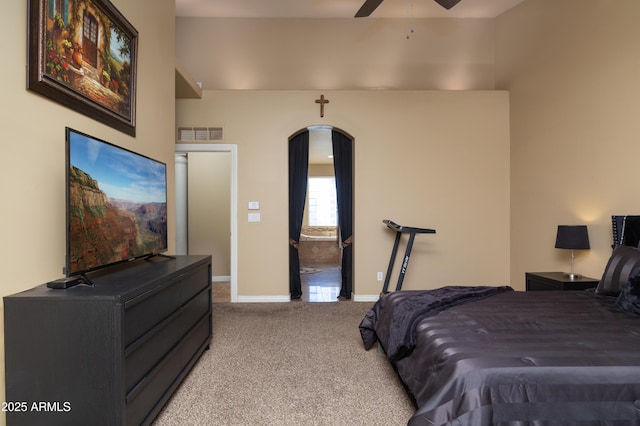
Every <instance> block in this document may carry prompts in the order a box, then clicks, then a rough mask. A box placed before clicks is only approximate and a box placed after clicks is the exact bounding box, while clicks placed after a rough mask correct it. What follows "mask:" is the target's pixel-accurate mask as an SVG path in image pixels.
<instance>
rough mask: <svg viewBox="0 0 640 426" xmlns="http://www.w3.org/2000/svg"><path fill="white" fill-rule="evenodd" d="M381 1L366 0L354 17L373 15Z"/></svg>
mask: <svg viewBox="0 0 640 426" xmlns="http://www.w3.org/2000/svg"><path fill="white" fill-rule="evenodd" d="M458 1H460V0H458ZM380 3H382V0H365V2H364V4H363V5H362V7H360V10H358V12H357V13H356V15H355V16H354V18H366V17H367V16H369V15H371V14H372V13H373V11H374V10H376V9H377V8H378V6H380Z"/></svg>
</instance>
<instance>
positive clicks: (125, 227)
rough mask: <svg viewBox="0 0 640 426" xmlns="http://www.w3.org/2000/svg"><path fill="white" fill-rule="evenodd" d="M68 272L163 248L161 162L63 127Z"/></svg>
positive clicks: (79, 272) (164, 222) (163, 175)
mask: <svg viewBox="0 0 640 426" xmlns="http://www.w3.org/2000/svg"><path fill="white" fill-rule="evenodd" d="M66 154H67V155H66V160H67V161H66V186H67V187H66V193H67V194H66V200H67V212H66V213H67V253H66V265H65V274H66V276H67V277H71V276H75V275H83V274H85V273H87V272H90V271H94V270H97V269H100V268H105V267H108V266H111V265H114V264H116V263H120V262H126V261H130V260H135V259H138V258H141V257H147V256H153V255H156V254H159V253H162V252H164V251H166V250H167V167H166V164H164V163H162V162H160V161H156V160H153V159H151V158H149V157H146V156H144V155H141V154H137V153H135V152H132V151H129V150H127V149H124V148H121V147H118V146H116V145H113V144H111V143H109V142H105V141H103V140H100V139H98V138H95V137H92V136H89V135H87V134H84V133H82V132H79V131H76V130H73V129H71V128H68V127H67V128H66Z"/></svg>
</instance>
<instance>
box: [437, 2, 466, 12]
mask: <svg viewBox="0 0 640 426" xmlns="http://www.w3.org/2000/svg"><path fill="white" fill-rule="evenodd" d="M435 2H436V3H438V4H439V5H440V6H442V7H444V8H445V9H447V10H449V9H451V8H452V7H453V6H455V5H456V4H458V3H459V2H460V0H435Z"/></svg>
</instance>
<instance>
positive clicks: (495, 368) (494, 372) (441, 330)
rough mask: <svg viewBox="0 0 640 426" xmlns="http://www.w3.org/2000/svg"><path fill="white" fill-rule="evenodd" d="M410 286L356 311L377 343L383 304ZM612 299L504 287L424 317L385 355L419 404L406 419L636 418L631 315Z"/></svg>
mask: <svg viewBox="0 0 640 426" xmlns="http://www.w3.org/2000/svg"><path fill="white" fill-rule="evenodd" d="M418 293H419V292H414V291H400V292H396V293H389V294H387V295H384V296H382V297H381V299H380V300H379V301H378V302H377V303H376V305H375V307H374V308H373V309H372V310H374V311H375V312H374V314H371V313H369V314H367V317H365V320H367V318H369V319H370V320H372V321H373V323H372V324H370V325H371V328H372V329H374V330H376V337H377V338H378V339H380V343H381V345H382V346H383V347H384V348H385V349H386V348H388V347H389V343H390V342H392V341H393V339H395V338H394V337H390V334H389V330H391V329H392V327H391V325H390V324H391V320H390V318H391V316H390V315H389V312H391V311H393V310H394V306H395V305H398V304H400V305H403V304H405V303H407V302H403V300H404V299H406V298H410V297H414V296H416V294H418ZM614 303H615V298H612V297H604V296H598V295H596V294H594V293H591V292H588V291H584V292H514V291H507V292H502V293H500V294H495V295H492V296H491V297H486V298H483V299H482V300H478V301H475V302H473V303H465V304H461V305H457V306H450V307H448V308H447V309H443V310H440V312H437V313H436V314H435V315H431V316H426V317H424V318H423V319H421V320H420V321H419V323H418V324H417V327H416V330H415V347H414V349H413V351H412V352H411V353H410V354H409V355H408V356H406V357H404V358H401V359H398V360H396V361H392V363H393V365H394V367H395V368H396V370H397V371H398V374H399V376H400V378H401V379H402V381H403V382H404V384H405V386H406V388H407V390H408V392H409V393H410V394H411V396H412V397H413V398H414V400H415V402H416V405H417V407H418V410H417V411H416V413H415V415H414V416H413V417H412V418H411V419H410V420H409V424H410V425H439V424H450V425H499V424H504V425H507V424H509V425H511V424H517V425H576V426H577V425H638V424H640V316H638V315H634V314H631V313H626V312H621V311H618V310H616V308H615V307H614ZM363 321H364V320H363ZM367 321H368V320H367ZM367 326H368V325H367ZM365 334H366V333H365ZM363 337H365V336H364V335H363ZM369 343H370V342H366V341H365V344H369Z"/></svg>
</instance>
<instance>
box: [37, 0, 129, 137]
mask: <svg viewBox="0 0 640 426" xmlns="http://www.w3.org/2000/svg"><path fill="white" fill-rule="evenodd" d="M28 19H29V22H28V23H29V25H28V29H27V40H28V53H27V74H28V78H27V89H29V90H32V91H34V92H36V93H39V94H41V95H43V96H46V97H48V98H50V99H53V100H54V101H56V102H59V103H60V104H62V105H65V106H67V107H69V108H71V109H73V110H75V111H77V112H79V113H81V114H84V115H86V116H88V117H91V118H93V119H95V120H98V121H100V122H102V123H104V124H106V125H108V126H111V127H113V128H115V129H118V130H120V131H122V132H124V133H126V134H128V135H130V136H134V137H135V134H136V120H135V117H136V65H137V48H138V32H137V31H136V29H135V28H134V27H133V26H132V25H131V24H130V23H129V22H128V21H127V20H126V19H125V17H124V16H122V14H121V13H120V12H119V11H118V10H117V9H116V8H115V6H114V5H113V4H111V2H110V1H109V0H28Z"/></svg>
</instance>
